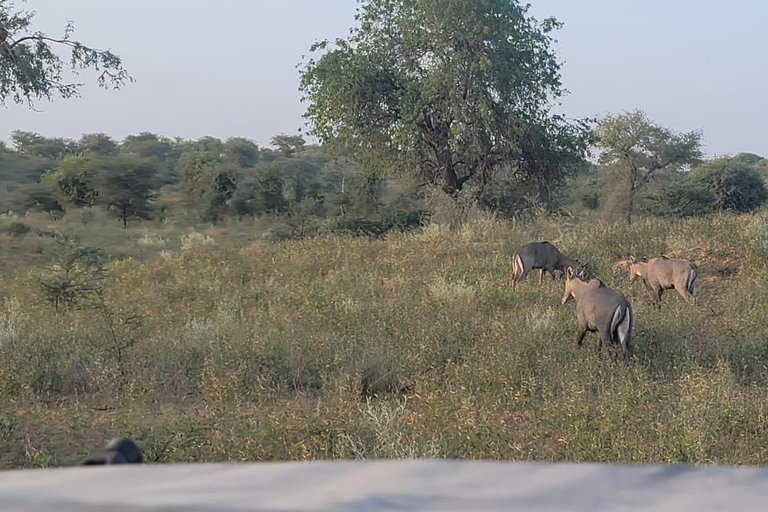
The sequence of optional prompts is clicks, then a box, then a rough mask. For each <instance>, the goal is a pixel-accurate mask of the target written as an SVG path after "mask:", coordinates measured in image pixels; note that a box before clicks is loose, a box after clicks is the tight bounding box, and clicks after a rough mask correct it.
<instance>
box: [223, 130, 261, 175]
mask: <svg viewBox="0 0 768 512" xmlns="http://www.w3.org/2000/svg"><path fill="white" fill-rule="evenodd" d="M224 152H225V153H226V155H227V158H228V159H229V160H231V161H232V162H234V163H235V164H236V165H237V166H238V167H242V168H245V169H249V168H251V167H253V166H254V165H256V162H258V161H259V146H258V145H257V144H256V143H255V142H253V141H252V140H250V139H246V138H243V137H232V138H229V139H227V141H226V142H225V143H224Z"/></svg>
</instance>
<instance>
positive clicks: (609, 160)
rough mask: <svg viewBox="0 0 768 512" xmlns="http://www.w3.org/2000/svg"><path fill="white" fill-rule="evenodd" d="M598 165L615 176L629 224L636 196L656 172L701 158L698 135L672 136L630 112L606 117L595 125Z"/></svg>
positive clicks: (644, 115)
mask: <svg viewBox="0 0 768 512" xmlns="http://www.w3.org/2000/svg"><path fill="white" fill-rule="evenodd" d="M597 136H598V140H599V147H600V150H601V155H600V163H601V164H602V165H603V166H604V167H605V168H606V169H607V170H608V171H609V172H608V174H607V175H608V176H610V177H615V179H616V183H614V185H615V186H616V190H614V193H618V194H620V195H622V196H623V201H624V206H623V210H624V216H625V218H626V220H627V222H628V223H631V222H632V214H633V212H634V206H635V200H636V197H637V194H638V193H639V192H640V191H641V190H642V189H643V188H644V187H645V186H646V185H647V184H648V182H649V181H650V180H651V178H653V177H654V175H656V173H657V172H658V171H661V170H663V169H669V170H674V169H679V168H681V167H683V166H685V165H689V164H694V163H697V162H699V161H700V159H701V132H700V131H692V132H688V133H674V132H673V131H672V130H670V129H668V128H664V127H662V126H659V125H657V124H655V123H653V122H652V121H651V120H649V119H648V117H647V116H646V114H645V113H644V112H642V111H640V110H634V111H632V112H627V113H624V114H618V115H608V116H606V117H605V118H604V119H602V120H601V121H600V123H599V125H598V129H597Z"/></svg>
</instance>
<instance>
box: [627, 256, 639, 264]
mask: <svg viewBox="0 0 768 512" xmlns="http://www.w3.org/2000/svg"><path fill="white" fill-rule="evenodd" d="M629 262H630V263H637V260H636V259H635V257H634V256H630V257H629Z"/></svg>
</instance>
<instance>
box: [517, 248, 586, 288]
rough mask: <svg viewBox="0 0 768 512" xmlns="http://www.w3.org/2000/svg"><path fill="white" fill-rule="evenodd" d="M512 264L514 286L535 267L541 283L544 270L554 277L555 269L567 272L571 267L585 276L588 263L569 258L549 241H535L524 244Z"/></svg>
mask: <svg viewBox="0 0 768 512" xmlns="http://www.w3.org/2000/svg"><path fill="white" fill-rule="evenodd" d="M512 265H513V267H514V274H513V276H512V283H513V285H514V286H517V283H519V282H520V281H522V280H523V279H525V277H526V276H527V275H528V273H529V272H530V271H531V270H533V269H539V284H541V283H542V282H543V281H544V272H549V273H550V274H551V275H552V279H554V278H555V270H559V271H561V272H562V273H563V274H565V269H566V268H568V267H571V268H573V269H574V272H575V274H576V275H577V276H579V277H584V270H585V268H586V265H582V264H581V263H579V262H578V261H576V260H575V259H573V258H569V257H568V256H566V255H565V254H563V253H561V252H560V251H559V250H558V249H557V247H555V246H554V245H552V244H551V243H549V242H533V243H530V244H528V245H524V246H522V247H521V248H519V249H518V250H517V251H515V254H514V255H513V256H512Z"/></svg>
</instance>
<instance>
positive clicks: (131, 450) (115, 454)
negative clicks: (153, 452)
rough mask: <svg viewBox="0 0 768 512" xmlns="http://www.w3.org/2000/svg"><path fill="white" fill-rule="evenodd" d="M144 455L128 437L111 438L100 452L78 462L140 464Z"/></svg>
mask: <svg viewBox="0 0 768 512" xmlns="http://www.w3.org/2000/svg"><path fill="white" fill-rule="evenodd" d="M142 462H144V457H143V456H142V454H141V449H140V448H139V447H138V446H137V445H136V443H134V442H133V440H132V439H130V438H128V437H116V438H114V439H112V440H111V441H110V442H109V443H107V446H106V447H105V448H104V450H103V451H101V452H96V453H92V454H90V455H89V456H88V457H86V458H85V459H83V461H82V462H81V463H80V465H81V466H96V465H100V464H141V463H142Z"/></svg>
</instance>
